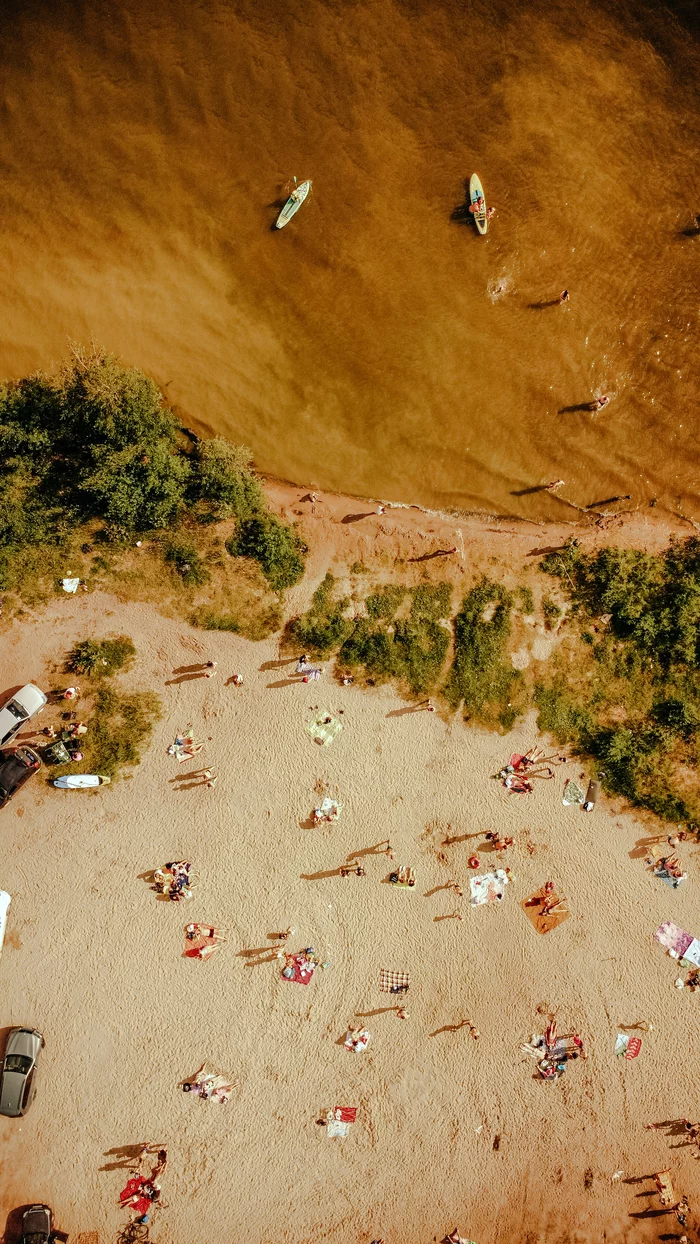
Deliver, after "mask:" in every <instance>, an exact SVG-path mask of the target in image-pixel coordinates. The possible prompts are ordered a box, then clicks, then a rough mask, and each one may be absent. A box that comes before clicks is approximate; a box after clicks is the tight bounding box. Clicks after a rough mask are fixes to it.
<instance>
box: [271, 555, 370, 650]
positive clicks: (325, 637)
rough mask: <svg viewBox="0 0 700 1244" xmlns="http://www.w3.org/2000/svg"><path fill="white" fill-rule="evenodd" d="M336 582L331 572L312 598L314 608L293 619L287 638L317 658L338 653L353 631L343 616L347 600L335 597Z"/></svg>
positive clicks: (348, 621)
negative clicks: (337, 650) (335, 598)
mask: <svg viewBox="0 0 700 1244" xmlns="http://www.w3.org/2000/svg"><path fill="white" fill-rule="evenodd" d="M334 586H335V579H334V577H333V575H332V574H331V573H330V571H329V572H328V574H327V575H326V577H325V578H324V580H323V582H322V583H320V584H319V586H318V587H317V588H316V591H315V592H314V594H313V596H312V598H311V608H310V609H309V610H308V611H307V612H306V613H304V614H302V615H301V617H300V618H293V619H292V620H291V622H290V623H289V625H288V627H287V633H288V635H289V636H290V637H291V638H293V639H294V641H295V642H296V643H298V644H300V645H301V647H302V648H303V649H304V650H305V651H307V650H308V651H309V652H311V653H313V654H314V656H326V655H327V654H328V653H329V652H335V650H336V649H337V648H339V647H340V645H341V644H342V643H343V641H344V640H345V639H346V638H347V636H348V635H349V634H350V632H351V631H352V629H353V625H354V623H353V622H352V621H351V620H349V619H347V618H345V617H344V616H343V613H344V610H345V609H346V608H347V605H348V601H347V600H339V601H336V600H334V598H333V588H334Z"/></svg>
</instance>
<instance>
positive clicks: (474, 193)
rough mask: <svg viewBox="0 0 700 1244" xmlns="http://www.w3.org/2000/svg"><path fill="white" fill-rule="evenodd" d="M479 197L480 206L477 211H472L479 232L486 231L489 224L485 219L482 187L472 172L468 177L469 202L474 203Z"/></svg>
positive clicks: (484, 200)
mask: <svg viewBox="0 0 700 1244" xmlns="http://www.w3.org/2000/svg"><path fill="white" fill-rule="evenodd" d="M479 199H481V207H480V209H479V211H478V212H474V213H473V216H474V224H475V225H476V227H477V229H478V230H479V233H486V230H487V229H488V227H489V225H488V221H487V219H486V199H485V198H484V188H483V186H482V184H481V182H480V181H479V178H478V177H477V175H476V173H472V175H471V177H470V178H469V202H470V203H471V204H474V203H477V202H478V201H479Z"/></svg>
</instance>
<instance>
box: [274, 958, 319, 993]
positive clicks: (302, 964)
mask: <svg viewBox="0 0 700 1244" xmlns="http://www.w3.org/2000/svg"><path fill="white" fill-rule="evenodd" d="M286 968H292V969H293V972H292V975H291V976H285V975H284V972H285V970H286ZM315 970H316V964H315V963H313V962H312V960H311V959H307V957H306V955H305V954H304V952H303V951H300V953H299V954H298V955H288V956H287V962H286V964H285V967H284V968H283V969H282V973H281V975H282V980H283V981H291V982H293V983H294V984H295V985H308V984H309V982H310V981H311V980H312V979H313V975H314V971H315Z"/></svg>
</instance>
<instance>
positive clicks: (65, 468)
mask: <svg viewBox="0 0 700 1244" xmlns="http://www.w3.org/2000/svg"><path fill="white" fill-rule="evenodd" d="M185 512H187V513H188V515H189V516H191V517H193V518H198V519H199V520H200V521H216V520H217V519H219V518H228V517H231V516H234V517H235V518H237V519H238V520H239V522H240V523H241V524H242V526H241V530H240V532H239V539H240V542H241V545H244V544H245V545H247V550H248V551H246V554H245V555H246V556H255V557H257V559H258V560H259V561H260V562H261V564H262V565H263V568H264V570H265V573H266V575H267V576H268V578H269V579H270V582H273V581H274V583H275V585H276V586H288V585H289V584H290V583H293V582H296V581H297V580H298V579H299V578H300V577H301V574H302V573H303V564H302V562H301V557H300V546H299V541H298V540H297V538H296V536H295V535H294V534H293V533H291V532H290V531H289V529H288V528H286V527H284V525H283V524H281V523H280V522H279V520H278V519H275V518H273V517H272V516H269V515H267V514H266V512H265V502H264V498H263V493H262V489H261V487H260V484H259V482H258V480H257V479H256V478H255V475H254V473H253V471H252V469H251V465H250V452H249V450H247V449H245V448H242V447H238V446H235V445H230V444H229V443H228V442H227V441H225V440H223V439H222V438H221V437H215V438H214V439H212V440H209V441H198V442H197V443H196V444H195V447H194V448H192V447H191V445H190V444H189V443H188V442H187V441H186V438H185V436H184V434H183V432H182V430H181V429H180V427H179V425H178V423H177V420H176V419H175V417H174V416H173V415H172V414H171V412H170V411H169V410H168V409H167V408H166V406H165V405H164V401H163V396H162V394H161V392H160V391H159V389H158V387H157V386H156V385H155V384H154V382H153V381H152V380H150V379H149V378H148V377H147V376H145V375H144V374H143V373H142V372H140V371H138V369H136V368H133V367H124V366H123V365H122V364H121V363H120V362H119V361H118V360H117V359H115V358H114V357H112V356H110V355H107V354H105V353H103V352H102V351H99V350H94V351H92V352H83V351H80V350H75V351H74V352H73V358H72V360H71V362H70V364H69V365H67V366H65V367H64V368H63V369H62V370H61V371H60V372H58V373H57V374H55V375H51V376H47V375H42V374H37V375H35V376H31V377H29V378H28V379H25V380H21V381H18V382H17V383H11V384H10V383H6V384H4V385H0V585H2V584H4V585H5V589H7V588H9V587H16V586H17V585H18V584H20V586H21V581H22V579H23V578H26V575H25V573H24V572H23V571H22V570H21V569H18V568H17V566H16V563H17V560H18V557H19V555H20V553H21V551H22V550H23V549H25V548H28V547H36V546H38V545H44V546H46V547H54V548H55V547H57V546H58V545H59V544H64V543H66V542H67V539H68V537H69V535H70V532H71V531H72V529H73V528H75V527H76V526H77V525H79V524H81V523H85V522H88V521H93V520H99V521H100V522H101V523H103V524H104V528H103V529H102V533H100V531H99V530H96V531H93V533H92V538H93V539H94V540H97V539H99V537H100V534H102V535H103V538H105V539H108V540H110V542H111V543H112V544H113V546H118V545H119V544H126V543H128V542H130V541H131V540H132V539H133V534H134V533H135V532H140V531H154V530H162V529H172V528H173V527H176V526H177V525H178V523H179V522H180V519H181V518H182V516H183V515H184V514H185ZM256 517H257V519H258V521H259V524H260V526H258V527H257V528H251V527H250V526H246V524H250V523H251V521H252V520H253V519H255V518H256ZM183 560H184V561H187V560H188V559H187V558H184V559H182V558H177V557H176V558H175V559H174V561H175V565H176V568H177V566H178V565H182V562H183ZM189 560H190V562H191V564H192V565H194V564H195V563H194V561H193V560H192V559H189ZM182 577H183V578H184V576H182ZM187 581H189V582H190V583H195V584H196V583H202V582H205V581H206V580H205V578H204V577H203V574H202V572H201V570H193V571H192V572H191V573H190V574H189V579H188V580H187Z"/></svg>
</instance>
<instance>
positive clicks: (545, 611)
mask: <svg viewBox="0 0 700 1244" xmlns="http://www.w3.org/2000/svg"><path fill="white" fill-rule="evenodd" d="M561 615H562V610H561V608H560V607H559V605H558V604H557V603H556V601H554V600H552V598H551V596H544V597H543V599H542V616H543V618H544V624H545V626H546V628H547V630H548V631H553V630H554V628H555V627H556V625H557V623H558V622H559V619H560V617H561Z"/></svg>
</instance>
